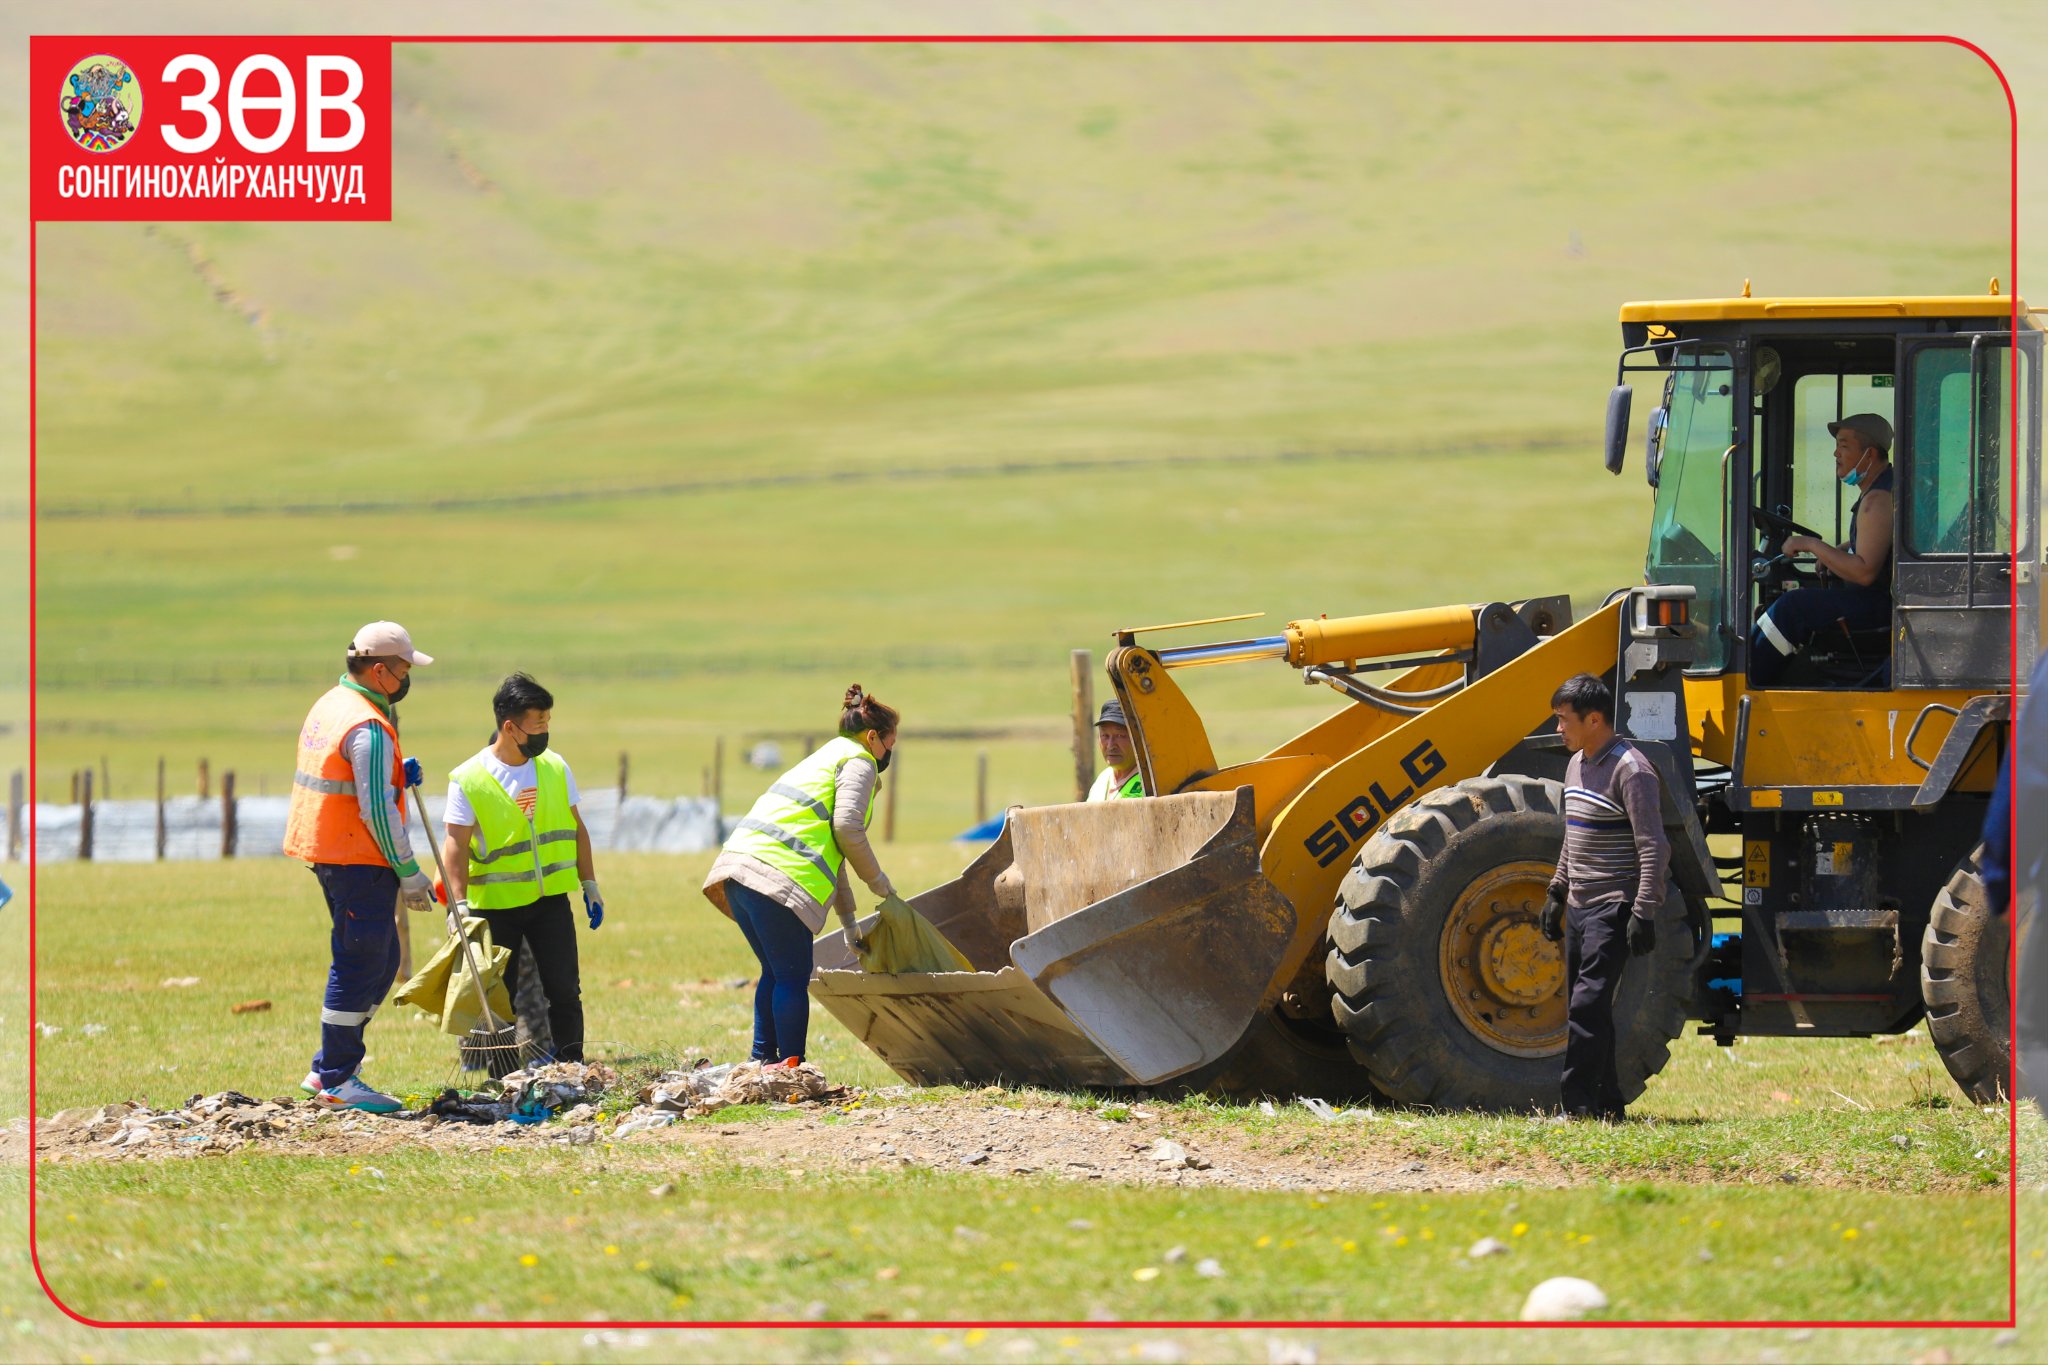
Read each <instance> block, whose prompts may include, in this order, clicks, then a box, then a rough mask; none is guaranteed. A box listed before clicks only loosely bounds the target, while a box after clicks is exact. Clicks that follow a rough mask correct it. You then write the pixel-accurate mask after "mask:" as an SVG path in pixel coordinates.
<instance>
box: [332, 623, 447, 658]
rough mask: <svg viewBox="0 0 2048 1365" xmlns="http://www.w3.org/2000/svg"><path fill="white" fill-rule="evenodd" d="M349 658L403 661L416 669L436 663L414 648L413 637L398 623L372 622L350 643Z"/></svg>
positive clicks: (357, 633) (431, 656)
mask: <svg viewBox="0 0 2048 1365" xmlns="http://www.w3.org/2000/svg"><path fill="white" fill-rule="evenodd" d="M348 657H349V658H351V659H403V660H405V661H406V662H407V663H409V664H411V665H413V666H414V667H415V668H417V667H418V666H419V665H421V664H430V663H432V662H434V656H433V655H431V654H422V653H420V652H419V651H418V650H416V649H414V648H413V647H412V636H411V635H409V634H407V633H406V629H405V627H404V626H401V625H399V624H398V622H396V621H372V622H370V624H369V625H367V626H364V627H363V628H362V629H361V630H359V631H357V632H356V638H355V639H353V640H351V641H349V643H348Z"/></svg>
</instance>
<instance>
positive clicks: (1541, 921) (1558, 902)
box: [1536, 887, 1564, 943]
mask: <svg viewBox="0 0 2048 1365" xmlns="http://www.w3.org/2000/svg"><path fill="white" fill-rule="evenodd" d="M1536 927H1537V928H1538V929H1541V930H1542V931H1543V937H1545V938H1547V939H1549V940H1550V941H1551V942H1552V943H1559V942H1562V941H1563V939H1564V892H1562V891H1559V890H1558V889H1557V888H1555V887H1552V888H1551V891H1550V895H1549V896H1548V897H1547V898H1545V900H1544V902H1543V912H1542V913H1541V914H1539V915H1538V916H1537V917H1536Z"/></svg>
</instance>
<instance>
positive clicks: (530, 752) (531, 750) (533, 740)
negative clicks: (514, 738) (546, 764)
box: [519, 730, 548, 758]
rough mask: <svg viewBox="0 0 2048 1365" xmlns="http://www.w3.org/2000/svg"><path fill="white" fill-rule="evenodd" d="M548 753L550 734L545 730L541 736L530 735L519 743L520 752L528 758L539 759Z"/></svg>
mask: <svg viewBox="0 0 2048 1365" xmlns="http://www.w3.org/2000/svg"><path fill="white" fill-rule="evenodd" d="M547 751H548V732H547V731H545V730H542V731H541V732H540V733H539V734H535V735H528V736H526V737H525V738H524V739H522V740H520V741H519V752H520V753H522V754H524V755H526V756H527V757H528V758H539V757H540V756H541V755H542V754H544V753H546V752H547Z"/></svg>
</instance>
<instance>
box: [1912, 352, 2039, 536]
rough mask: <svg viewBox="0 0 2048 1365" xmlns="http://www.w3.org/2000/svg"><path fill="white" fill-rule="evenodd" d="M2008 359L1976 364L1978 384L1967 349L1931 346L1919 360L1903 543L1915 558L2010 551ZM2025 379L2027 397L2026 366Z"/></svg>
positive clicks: (2001, 355)
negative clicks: (1911, 460) (1972, 444)
mask: <svg viewBox="0 0 2048 1365" xmlns="http://www.w3.org/2000/svg"><path fill="white" fill-rule="evenodd" d="M2008 355H2009V352H2008V351H2006V350H2004V349H2003V348H1998V349H1992V350H1990V351H1989V352H1988V354H1987V355H1986V356H1985V357H1982V358H1980V359H1979V361H1978V363H1977V366H1976V369H1975V375H1974V378H1973V375H1972V369H1971V364H1970V352H1969V350H1968V348H1967V347H1963V346H1952V347H1940V348H1935V347H1929V348H1927V349H1925V350H1922V351H1921V352H1920V353H1919V354H1918V355H1916V356H1915V357H1914V362H1913V368H1912V384H1913V431H1912V449H1913V465H1912V468H1911V470H1909V471H1906V481H1907V497H1906V500H1905V522H1906V525H1905V541H1906V548H1907V550H1908V551H1909V552H1910V553H1912V554H1915V555H1918V556H1923V557H1924V556H1931V555H1965V556H1967V555H1971V554H1977V555H1985V556H1990V557H1999V556H2003V555H2006V554H2009V553H2010V552H2011V550H2012V536H2011V531H2012V478H2011V475H2012V461H2011V458H2010V456H2009V455H2008V453H2007V450H2006V446H2007V444H2008V437H2009V435H2010V433H2011V431H2012V386H2011V383H2010V371H2009V370H2008V368H2007V365H2008V362H2007V359H2006V357H2007V356H2008ZM2020 374H2021V378H2022V389H2023V390H2024V382H2025V381H2026V380H2027V379H2029V378H2031V367H2027V366H2023V367H2021V371H2020ZM2021 401H2022V403H2023V404H2024V402H2025V396H2024V391H2023V392H2022V399H2021ZM1973 420H1974V425H1975V440H1976V445H1975V448H1974V449H1973V448H1972V446H1971V439H1972V423H1973Z"/></svg>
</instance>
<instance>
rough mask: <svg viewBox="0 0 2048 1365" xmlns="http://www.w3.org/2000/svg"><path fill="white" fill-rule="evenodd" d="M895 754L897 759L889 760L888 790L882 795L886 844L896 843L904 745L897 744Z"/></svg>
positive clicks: (883, 839) (883, 834)
mask: <svg viewBox="0 0 2048 1365" xmlns="http://www.w3.org/2000/svg"><path fill="white" fill-rule="evenodd" d="M895 754H896V757H894V758H893V759H891V760H889V771H890V773H891V776H890V778H889V780H888V781H887V782H886V783H884V784H883V785H884V786H885V787H886V788H887V790H886V791H884V792H883V794H882V798H883V799H882V842H883V843H885V844H893V843H895V842H896V789H897V788H898V787H900V786H902V785H903V744H902V742H901V741H898V742H897V745H896V749H895Z"/></svg>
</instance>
